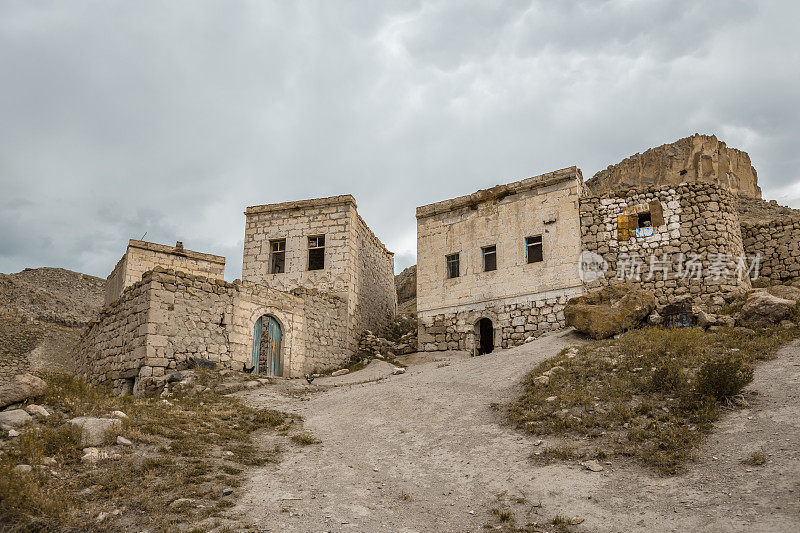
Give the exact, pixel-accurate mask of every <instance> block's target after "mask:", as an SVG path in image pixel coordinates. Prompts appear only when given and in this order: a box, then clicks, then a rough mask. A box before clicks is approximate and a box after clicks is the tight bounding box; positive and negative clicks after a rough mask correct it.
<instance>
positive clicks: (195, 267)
mask: <svg viewBox="0 0 800 533" xmlns="http://www.w3.org/2000/svg"><path fill="white" fill-rule="evenodd" d="M156 267H162V268H167V269H170V270H177V271H180V272H186V273H187V274H199V275H203V276H207V277H209V278H211V279H215V280H218V279H224V278H225V258H224V257H221V256H219V255H211V254H204V253H201V252H193V251H192V250H186V249H184V247H183V243H182V242H180V241H178V242H177V243H175V246H174V247H173V246H165V245H163V244H156V243H154V242H145V241H137V240H135V239H131V240H130V241H128V248H127V249H126V250H125V253H124V254H123V255H122V258H121V259H120V260H119V262H117V266H115V267H114V270H113V271H112V272H111V274H109V276H108V278H106V301H105V303H106V304H110V303H111V302H113V301H114V300H116V299H117V298H119V296H120V295H121V294H122V291H123V290H125V288H126V287H130V286H131V285H133V284H134V283H136V282H137V281H140V280H141V279H142V275H143V274H144V273H145V272H147V271H148V270H152V269H154V268H156Z"/></svg>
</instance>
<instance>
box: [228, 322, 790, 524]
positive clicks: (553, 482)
mask: <svg viewBox="0 0 800 533" xmlns="http://www.w3.org/2000/svg"><path fill="white" fill-rule="evenodd" d="M574 342H576V341H575V339H574V337H572V336H571V335H570V334H566V333H558V334H554V335H550V336H546V337H544V338H541V339H539V340H537V341H535V342H531V343H528V344H526V345H524V346H520V347H518V348H514V349H510V350H503V351H499V352H497V353H494V354H491V355H488V356H483V357H477V358H470V357H466V356H465V355H464V354H460V353H457V352H450V353H446V354H437V355H436V357H437V358H438V359H439V360H436V361H428V362H425V359H424V358H421V359H422V360H421V361H419V360H418V361H416V363H417V364H412V365H411V366H409V368H408V371H407V373H406V374H404V375H399V376H391V377H389V378H387V379H385V380H382V381H377V382H369V383H363V384H355V385H344V386H339V387H336V388H332V389H329V390H326V391H324V392H310V393H308V394H302V389H305V388H306V385H305V382H300V381H298V380H292V381H291V382H288V383H286V385H285V386H283V387H267V388H261V389H257V390H254V391H250V392H247V393H244V394H243V395H244V397H245V398H246V400H247V401H248V403H250V404H252V405H255V406H258V407H272V408H276V409H281V410H286V411H291V412H295V413H298V414H300V415H302V416H303V417H304V419H305V429H306V430H308V431H309V432H310V433H312V434H313V435H314V436H315V437H317V438H318V439H320V440H321V441H322V443H321V444H317V445H312V446H307V447H303V448H299V447H292V448H291V449H288V450H287V451H286V453H285V454H284V460H283V461H282V462H281V463H280V464H278V465H271V466H268V467H266V468H263V469H258V470H253V471H251V472H250V474H251V475H250V478H249V481H248V483H247V484H246V485H245V486H244V487H243V489H244V491H245V492H244V494H243V495H242V497H241V498H240V503H239V505H238V506H237V508H236V509H235V511H236V512H238V513H239V514H240V515H241V516H242V518H243V519H244V521H246V522H251V523H254V524H257V525H258V527H259V529H261V530H263V531H303V532H305V531H318V532H322V531H332V532H333V531H336V532H338V531H364V532H375V531H399V532H410V531H481V530H483V527H484V524H486V523H487V522H489V523H491V524H494V525H496V524H499V523H500V522H499V521H498V519H497V517H496V516H492V509H500V510H508V511H510V513H511V516H513V521H514V522H515V523H516V524H517V525H518V526H523V525H525V524H529V523H538V524H548V523H549V522H550V521H551V520H552V519H553V517H555V516H556V515H560V516H562V517H566V518H573V517H579V518H581V519H583V521H582V523H581V524H580V525H577V526H571V527H572V528H573V529H574V530H576V531H634V530H640V531H689V530H705V531H730V530H741V531H756V530H758V531H793V530H794V531H796V530H797V529H798V527H800V501H799V500H798V497H799V496H800V462H799V460H798V459H799V457H798V456H800V453H798V452H800V422H799V421H798V417H797V414H798V413H800V387H798V384H800V350H799V349H798V346H799V345H798V344H797V343H795V344H793V345H792V346H790V347H787V348H785V349H784V350H783V351H782V353H781V356H780V357H779V358H778V359H777V360H775V361H772V362H768V363H764V364H762V365H761V366H760V367H759V369H758V371H757V373H756V380H755V382H754V384H753V385H752V386H751V389H752V390H755V391H757V392H758V394H757V395H750V396H749V397H750V399H751V406H750V408H749V409H748V410H746V411H736V412H731V413H728V414H727V415H726V416H725V417H724V418H723V420H722V421H721V422H720V423H719V424H718V430H717V431H716V432H715V434H714V435H713V436H712V437H711V438H710V439H709V441H708V442H707V445H706V446H705V447H704V448H703V449H702V450H701V452H700V456H701V459H700V461H699V462H698V463H697V464H694V465H691V466H690V468H689V472H688V473H687V474H685V475H683V476H678V477H674V478H667V479H665V478H659V477H657V476H655V475H653V474H652V473H650V472H649V471H647V470H645V469H643V468H640V467H638V466H637V465H635V464H631V463H628V462H625V463H623V462H618V461H616V460H613V461H612V462H613V464H611V465H606V468H605V470H604V471H602V472H597V473H593V472H589V471H587V470H584V469H582V468H581V467H580V466H579V465H578V464H554V465H550V466H545V467H542V466H535V465H533V464H531V462H530V461H529V460H528V456H529V455H530V454H531V452H532V451H533V450H534V444H533V442H534V440H533V439H531V438H530V437H527V436H523V435H521V434H520V433H518V432H516V431H514V430H512V429H510V428H508V427H506V426H503V425H502V424H501V423H500V416H499V413H498V412H497V411H496V410H494V409H493V408H492V405H491V404H492V403H493V402H498V403H502V402H506V401H508V400H509V399H510V398H511V397H512V396H513V395H514V393H515V387H517V384H518V382H519V380H520V379H521V378H522V377H523V376H524V374H525V373H526V371H528V370H529V369H531V368H532V367H533V366H535V365H536V364H537V363H538V362H540V361H541V360H543V359H545V358H548V357H551V356H553V355H555V354H557V353H558V351H559V350H560V349H561V348H563V347H565V346H567V345H569V344H572V343H574ZM412 360H413V358H412ZM355 377H356V376H349V379H350V381H355V379H354V378H355ZM370 377H374V376H370ZM332 379H334V378H331V380H322V379H321V380H319V381H315V383H314V384H315V385H316V384H317V383H321V384H322V385H323V386H325V385H326V383H327V384H330V383H334V381H332ZM313 388H314V387H313V386H312V387H307V389H308V390H313ZM543 438H544V439H545V445H546V444H547V440H546V437H543ZM264 444H265V445H270V444H271V443H269V442H266V443H264ZM762 448H763V449H764V451H765V452H766V453H769V454H772V455H771V456H770V457H769V461H768V463H767V465H765V466H762V467H746V466H745V465H743V464H741V463H740V461H741V459H743V458H745V457H746V456H747V455H748V454H749V453H750V452H751V451H753V450H755V449H762ZM712 457H716V459H712Z"/></svg>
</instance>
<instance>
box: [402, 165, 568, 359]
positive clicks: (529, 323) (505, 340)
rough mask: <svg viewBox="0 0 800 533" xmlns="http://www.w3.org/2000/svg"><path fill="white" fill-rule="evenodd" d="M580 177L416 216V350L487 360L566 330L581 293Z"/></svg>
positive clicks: (530, 183) (523, 185)
mask: <svg viewBox="0 0 800 533" xmlns="http://www.w3.org/2000/svg"><path fill="white" fill-rule="evenodd" d="M582 191H583V179H582V176H581V172H580V170H579V169H578V168H576V167H569V168H565V169H562V170H557V171H555V172H550V173H547V174H542V175H540V176H535V177H532V178H527V179H524V180H522V181H517V182H514V183H510V184H508V185H498V186H496V187H493V188H491V189H486V190H481V191H478V192H476V193H473V194H470V195H467V196H461V197H458V198H454V199H452V200H445V201H443V202H438V203H434V204H430V205H426V206H422V207H418V208H417V313H418V317H419V347H420V349H423V350H426V351H430V350H446V349H457V350H468V351H472V352H474V353H488V352H490V351H492V350H493V349H494V348H497V347H507V346H512V345H515V344H519V343H522V342H523V341H524V340H525V339H526V338H527V337H530V336H538V335H541V334H542V333H544V332H547V331H551V330H554V329H558V328H561V327H563V326H564V313H563V309H564V305H565V304H566V302H567V299H568V298H569V297H571V296H573V295H577V294H580V293H581V292H582V290H583V289H582V286H581V280H580V278H579V277H578V270H577V268H576V266H577V264H578V258H579V256H580V253H581V233H580V217H579V206H578V203H579V199H580V196H581V194H582Z"/></svg>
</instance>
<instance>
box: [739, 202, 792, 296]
mask: <svg viewBox="0 0 800 533" xmlns="http://www.w3.org/2000/svg"><path fill="white" fill-rule="evenodd" d="M742 239H743V241H744V250H745V253H746V254H747V255H750V256H754V255H758V256H759V257H760V272H759V275H760V277H764V278H767V279H770V280H772V281H778V282H786V281H795V280H797V279H799V278H800V218H799V217H797V216H792V217H786V218H782V219H779V220H774V221H772V222H768V223H760V224H742Z"/></svg>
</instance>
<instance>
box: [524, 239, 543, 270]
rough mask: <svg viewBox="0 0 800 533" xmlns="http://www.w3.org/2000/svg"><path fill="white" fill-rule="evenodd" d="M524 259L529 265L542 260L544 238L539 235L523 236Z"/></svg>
mask: <svg viewBox="0 0 800 533" xmlns="http://www.w3.org/2000/svg"><path fill="white" fill-rule="evenodd" d="M525 260H526V261H527V262H528V264H529V265H530V264H533V263H541V262H542V261H544V239H542V236H541V235H531V236H529V237H525Z"/></svg>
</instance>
